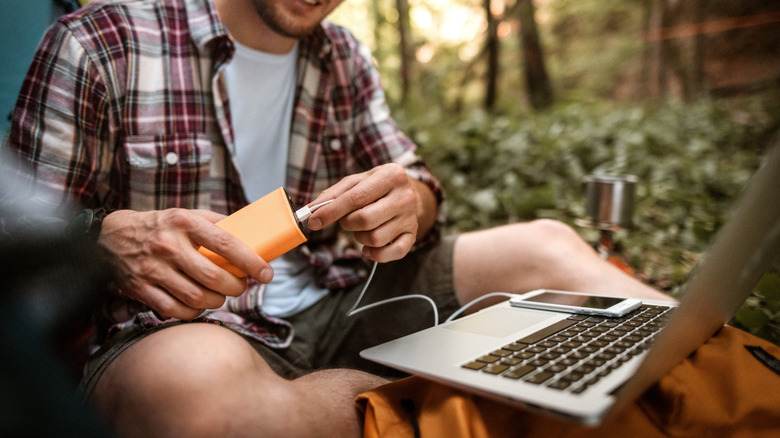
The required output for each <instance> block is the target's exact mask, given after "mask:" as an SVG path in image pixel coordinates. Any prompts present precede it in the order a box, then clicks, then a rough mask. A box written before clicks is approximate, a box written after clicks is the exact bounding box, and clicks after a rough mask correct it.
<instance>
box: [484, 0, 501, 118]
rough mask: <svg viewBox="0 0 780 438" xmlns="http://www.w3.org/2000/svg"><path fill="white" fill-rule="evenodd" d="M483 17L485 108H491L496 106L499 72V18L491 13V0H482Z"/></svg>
mask: <svg viewBox="0 0 780 438" xmlns="http://www.w3.org/2000/svg"><path fill="white" fill-rule="evenodd" d="M484 4H485V17H487V35H486V36H485V50H486V51H487V62H488V65H487V71H486V72H485V109H487V110H491V109H493V108H494V107H495V106H496V93H497V88H498V74H499V71H498V70H499V51H500V42H499V40H498V23H499V20H498V19H496V17H495V16H494V15H493V10H492V8H491V6H492V2H491V0H484Z"/></svg>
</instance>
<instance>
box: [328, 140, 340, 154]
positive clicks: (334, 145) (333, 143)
mask: <svg viewBox="0 0 780 438" xmlns="http://www.w3.org/2000/svg"><path fill="white" fill-rule="evenodd" d="M330 148H331V149H333V150H334V151H337V150H339V149H341V140H339V139H337V138H336V139H333V140H331V141H330Z"/></svg>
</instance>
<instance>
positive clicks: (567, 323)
mask: <svg viewBox="0 0 780 438" xmlns="http://www.w3.org/2000/svg"><path fill="white" fill-rule="evenodd" d="M576 323H577V321H572V320H570V319H564V320H562V321H558V322H556V323H555V324H551V325H550V326H548V327H545V328H543V329H541V330H539V331H538V332H536V333H532V334H530V335H528V336H526V337H524V338H522V339H518V340H517V342H522V343H524V344H535V343H537V342H539V341H541V340H542V339H544V338H546V337H548V336H550V335H554V334H556V333H558V332H559V331H562V330H564V329H567V328H569V327H571V326H573V325H574V324H576Z"/></svg>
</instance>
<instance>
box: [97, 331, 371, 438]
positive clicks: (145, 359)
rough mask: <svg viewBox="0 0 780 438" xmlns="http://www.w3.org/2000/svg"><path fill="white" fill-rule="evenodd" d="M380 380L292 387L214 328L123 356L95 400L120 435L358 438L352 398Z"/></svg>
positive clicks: (336, 375)
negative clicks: (336, 437) (325, 437)
mask: <svg viewBox="0 0 780 438" xmlns="http://www.w3.org/2000/svg"><path fill="white" fill-rule="evenodd" d="M383 383H386V381H385V380H384V379H381V378H378V377H376V376H373V375H370V374H366V373H362V372H359V371H352V370H327V371H321V372H315V373H312V374H309V375H306V376H303V377H301V378H298V379H296V380H292V381H290V380H285V379H283V378H281V377H279V376H278V375H277V374H275V373H274V372H273V371H272V370H271V368H270V367H269V366H268V364H267V363H266V362H265V361H264V360H263V358H262V357H261V356H260V354H258V353H257V352H256V351H255V350H254V349H253V348H252V347H251V345H250V344H249V343H248V342H246V341H245V340H244V339H243V338H241V337H240V336H239V335H237V334H235V333H233V332H232V331H230V330H228V329H226V328H224V327H220V326H217V325H213V324H184V325H179V326H174V327H170V328H166V329H163V330H161V331H159V332H156V333H154V334H152V335H150V336H149V337H147V338H144V339H143V340H141V341H139V342H138V343H137V344H135V345H133V346H132V347H130V348H129V349H128V350H127V351H125V352H123V353H122V354H121V355H120V356H119V357H118V358H117V359H116V360H115V361H114V362H112V363H111V365H110V366H109V367H108V369H107V370H106V371H105V373H104V374H103V375H102V377H101V378H100V380H99V381H98V384H97V386H96V388H95V392H94V394H93V401H94V402H95V404H96V406H97V407H98V409H99V410H100V411H102V412H103V413H104V414H105V415H106V417H107V418H108V420H109V422H110V423H111V424H112V425H113V426H114V427H115V428H116V430H117V431H118V433H119V434H120V436H145V437H151V436H188V437H189V436H193V437H194V436H231V437H240V436H252V437H258V436H274V437H277V436H284V437H297V436H307V437H313V436H327V437H333V436H339V437H349V436H356V437H357V436H361V435H362V416H361V415H359V412H358V410H357V408H356V406H355V403H354V399H355V396H356V395H357V394H359V393H361V392H364V391H367V390H370V389H372V388H375V387H377V386H379V385H381V384H383Z"/></svg>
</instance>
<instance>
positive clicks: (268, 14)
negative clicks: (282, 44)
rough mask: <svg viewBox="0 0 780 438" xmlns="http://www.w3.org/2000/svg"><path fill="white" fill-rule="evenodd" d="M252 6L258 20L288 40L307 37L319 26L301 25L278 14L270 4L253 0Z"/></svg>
mask: <svg viewBox="0 0 780 438" xmlns="http://www.w3.org/2000/svg"><path fill="white" fill-rule="evenodd" d="M252 5H254V7H255V10H256V11H257V14H258V15H260V18H261V19H262V20H263V21H264V22H265V24H266V25H267V26H268V27H269V28H271V30H273V31H274V32H276V33H278V34H280V35H283V36H286V37H289V38H297V39H300V38H304V37H307V36H309V35H311V34H312V33H313V32H314V31H315V30H316V29H317V28H318V27H319V25H320V23H319V22H317V23H316V24H313V25H310V26H305V25H302V24H300V23H298V22H296V21H295V20H294V19H290V18H289V17H288V16H286V15H284V14H282V13H279V11H277V9H276V8H275V7H274V4H273V3H272V2H266V1H264V0H253V1H252Z"/></svg>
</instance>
